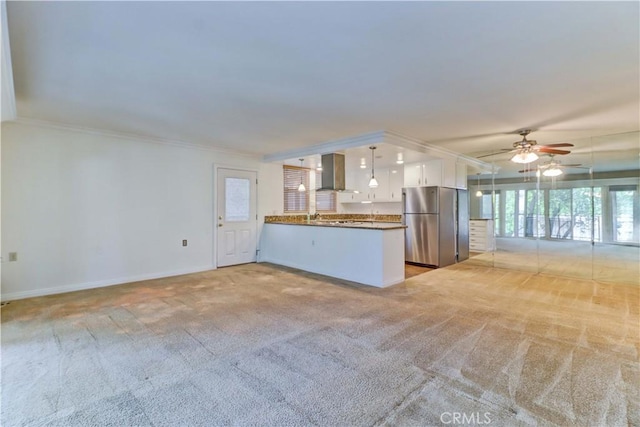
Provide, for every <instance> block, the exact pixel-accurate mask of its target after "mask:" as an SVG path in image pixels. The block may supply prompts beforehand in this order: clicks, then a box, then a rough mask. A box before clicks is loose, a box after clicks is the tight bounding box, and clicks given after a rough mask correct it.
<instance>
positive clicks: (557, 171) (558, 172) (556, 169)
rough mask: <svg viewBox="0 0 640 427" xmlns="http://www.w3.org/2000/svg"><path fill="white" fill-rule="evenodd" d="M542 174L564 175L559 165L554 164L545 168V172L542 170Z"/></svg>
mask: <svg viewBox="0 0 640 427" xmlns="http://www.w3.org/2000/svg"><path fill="white" fill-rule="evenodd" d="M542 175H544V176H551V177H554V176H559V175H562V170H561V169H560V168H559V167H557V166H555V165H554V166H551V167H550V168H548V169H545V170H544V172H542Z"/></svg>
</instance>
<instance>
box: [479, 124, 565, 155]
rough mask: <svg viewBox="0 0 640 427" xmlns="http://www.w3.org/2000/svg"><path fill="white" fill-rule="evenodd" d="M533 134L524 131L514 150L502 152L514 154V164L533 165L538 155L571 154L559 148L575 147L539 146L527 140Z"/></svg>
mask: <svg viewBox="0 0 640 427" xmlns="http://www.w3.org/2000/svg"><path fill="white" fill-rule="evenodd" d="M530 133H531V129H524V130H521V131H520V132H519V134H520V135H521V136H522V141H516V142H514V143H513V148H503V149H502V150H500V151H501V152H503V153H504V152H508V153H514V155H513V157H512V158H511V161H512V162H514V163H531V162H534V161H536V160H538V154H537V153H545V154H569V153H571V151H569V150H559V149H558V147H573V144H569V143H567V142H561V143H558V144H548V145H538V143H537V142H536V141H535V140H533V139H527V135H529V134H530ZM495 154H500V153H491V154H486V155H484V156H479V157H478V158H482V157H488V156H493V155H495Z"/></svg>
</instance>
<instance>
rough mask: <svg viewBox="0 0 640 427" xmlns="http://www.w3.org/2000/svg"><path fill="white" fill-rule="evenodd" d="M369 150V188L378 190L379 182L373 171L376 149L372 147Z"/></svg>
mask: <svg viewBox="0 0 640 427" xmlns="http://www.w3.org/2000/svg"><path fill="white" fill-rule="evenodd" d="M369 149H370V150H371V180H370V181H369V188H377V187H378V180H377V179H376V175H375V173H374V170H373V150H375V149H376V147H375V146H373V145H372V146H371V147H369Z"/></svg>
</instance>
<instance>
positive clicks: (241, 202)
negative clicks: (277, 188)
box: [216, 168, 258, 267]
mask: <svg viewBox="0 0 640 427" xmlns="http://www.w3.org/2000/svg"><path fill="white" fill-rule="evenodd" d="M256 177H257V175H256V172H250V171H242V170H235V169H223V168H220V169H218V174H217V183H218V184H217V192H218V195H217V203H216V206H217V211H218V212H217V215H216V226H217V229H218V236H217V253H218V256H217V258H218V259H217V266H218V267H225V266H228V265H235V264H245V263H248V262H255V261H256V249H257V237H256V234H257V232H256V229H257V220H258V218H257V215H256Z"/></svg>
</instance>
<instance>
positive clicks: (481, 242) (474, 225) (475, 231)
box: [469, 219, 496, 252]
mask: <svg viewBox="0 0 640 427" xmlns="http://www.w3.org/2000/svg"><path fill="white" fill-rule="evenodd" d="M495 249H496V238H495V236H494V233H493V220H492V219H472V220H470V221H469V250H470V251H472V252H487V251H494V250H495Z"/></svg>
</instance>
